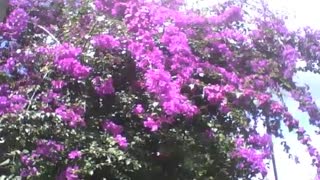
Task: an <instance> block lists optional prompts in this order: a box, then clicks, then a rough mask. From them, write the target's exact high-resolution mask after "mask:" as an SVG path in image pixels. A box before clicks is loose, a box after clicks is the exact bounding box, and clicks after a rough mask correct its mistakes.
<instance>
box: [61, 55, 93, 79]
mask: <svg viewBox="0 0 320 180" xmlns="http://www.w3.org/2000/svg"><path fill="white" fill-rule="evenodd" d="M55 63H56V67H57V69H58V70H60V71H61V72H63V73H66V74H68V75H71V76H72V77H74V78H76V79H85V78H87V77H88V76H89V74H90V71H91V68H89V67H87V66H84V65H81V64H80V62H78V61H77V60H76V59H74V58H64V59H59V60H56V61H55Z"/></svg>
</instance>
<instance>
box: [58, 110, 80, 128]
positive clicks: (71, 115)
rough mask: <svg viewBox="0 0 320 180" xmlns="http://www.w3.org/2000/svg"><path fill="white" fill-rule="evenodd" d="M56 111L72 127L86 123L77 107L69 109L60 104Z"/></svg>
mask: <svg viewBox="0 0 320 180" xmlns="http://www.w3.org/2000/svg"><path fill="white" fill-rule="evenodd" d="M55 113H56V114H57V115H58V116H60V117H61V119H62V120H63V121H65V122H66V123H67V124H68V125H69V126H70V127H72V128H75V127H78V126H85V125H86V123H85V121H84V119H83V118H82V117H81V116H82V114H79V113H77V109H76V108H70V109H68V108H67V107H65V106H60V107H59V108H57V109H56V110H55Z"/></svg>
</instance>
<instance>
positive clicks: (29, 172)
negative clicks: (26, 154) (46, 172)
mask: <svg viewBox="0 0 320 180" xmlns="http://www.w3.org/2000/svg"><path fill="white" fill-rule="evenodd" d="M38 173H39V171H38V169H37V168H36V167H27V168H22V169H21V171H20V176H21V177H32V176H36V175H37V174H38Z"/></svg>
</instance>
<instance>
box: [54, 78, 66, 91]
mask: <svg viewBox="0 0 320 180" xmlns="http://www.w3.org/2000/svg"><path fill="white" fill-rule="evenodd" d="M51 85H52V88H53V89H54V90H56V91H60V90H61V89H62V88H63V86H65V85H66V83H65V82H64V81H63V80H53V81H51Z"/></svg>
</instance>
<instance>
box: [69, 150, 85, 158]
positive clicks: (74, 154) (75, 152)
mask: <svg viewBox="0 0 320 180" xmlns="http://www.w3.org/2000/svg"><path fill="white" fill-rule="evenodd" d="M81 156H82V153H81V151H78V150H73V151H71V152H69V154H68V158H69V159H78V158H81Z"/></svg>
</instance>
